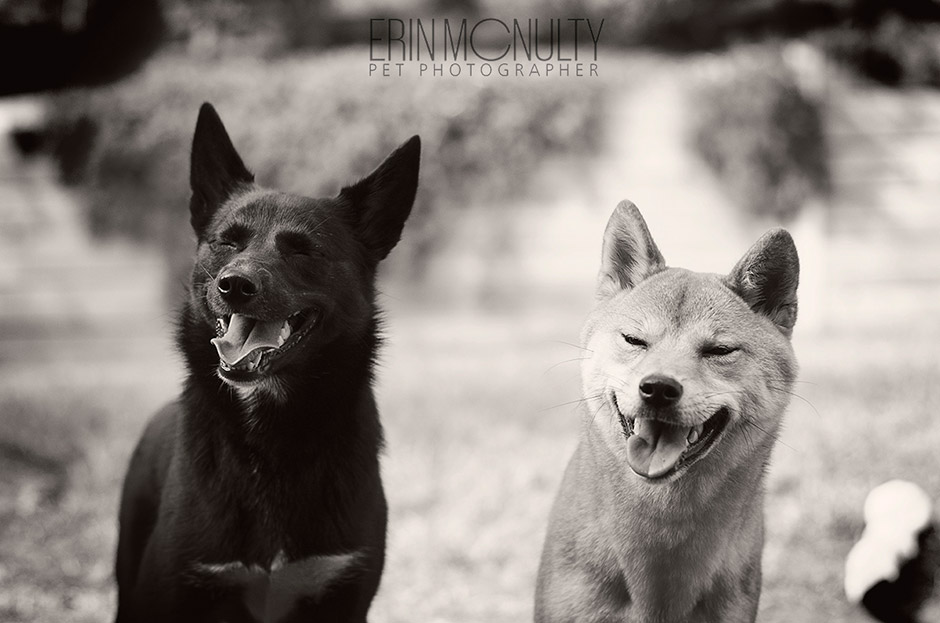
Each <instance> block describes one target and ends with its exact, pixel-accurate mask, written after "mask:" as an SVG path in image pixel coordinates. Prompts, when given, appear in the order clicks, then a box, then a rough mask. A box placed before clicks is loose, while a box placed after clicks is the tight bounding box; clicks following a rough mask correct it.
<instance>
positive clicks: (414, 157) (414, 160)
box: [339, 136, 421, 262]
mask: <svg viewBox="0 0 940 623" xmlns="http://www.w3.org/2000/svg"><path fill="white" fill-rule="evenodd" d="M420 161H421V138H420V137H418V136H412V137H411V138H410V139H408V140H407V141H406V142H405V143H404V144H402V145H401V146H400V147H399V148H398V149H396V150H395V151H393V152H392V153H391V154H390V155H389V156H388V157H387V158H386V159H385V161H384V162H383V163H382V164H380V165H379V167H378V168H377V169H376V170H375V171H373V172H372V173H370V174H369V175H368V176H366V177H365V178H363V179H362V180H360V181H359V182H356V183H355V184H353V185H352V186H347V187H346V188H344V189H343V190H342V191H340V195H339V196H340V199H342V200H343V201H344V203H345V204H346V209H347V210H348V211H349V212H348V213H349V216H350V220H351V222H352V223H353V227H354V228H355V231H356V235H357V236H358V238H359V240H360V241H361V242H362V244H363V246H365V248H366V249H367V250H368V251H369V254H370V256H371V257H372V259H373V260H374V261H375V262H379V261H380V260H383V259H385V257H386V256H387V255H388V253H389V251H391V250H392V248H393V247H394V246H395V245H396V244H398V240H399V239H400V238H401V230H402V228H403V227H404V226H405V221H406V220H407V219H408V215H409V214H411V206H412V204H414V200H415V193H416V192H417V190H418V168H419V166H420Z"/></svg>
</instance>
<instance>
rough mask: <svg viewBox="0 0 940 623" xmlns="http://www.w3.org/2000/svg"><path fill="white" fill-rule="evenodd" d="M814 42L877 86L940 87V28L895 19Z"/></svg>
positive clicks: (837, 32) (831, 33)
mask: <svg viewBox="0 0 940 623" xmlns="http://www.w3.org/2000/svg"><path fill="white" fill-rule="evenodd" d="M815 39H816V41H817V43H818V44H819V46H820V47H821V48H822V49H823V50H824V51H825V52H826V54H827V55H828V56H829V57H830V58H832V59H834V60H836V61H838V62H840V63H841V64H843V65H844V66H847V67H849V68H850V69H852V70H853V71H855V72H856V73H858V74H861V75H862V76H865V77H867V78H869V79H871V80H874V81H876V82H879V83H881V84H885V85H888V86H899V85H921V86H930V87H934V88H937V87H940V25H937V24H917V23H912V22H909V21H906V20H903V19H901V18H900V17H897V16H895V17H889V18H886V19H884V20H882V21H881V22H879V23H878V24H877V25H876V26H874V27H872V28H871V29H870V30H869V29H866V30H857V29H849V28H843V29H838V30H831V31H826V32H823V33H819V35H817V37H816V38H815Z"/></svg>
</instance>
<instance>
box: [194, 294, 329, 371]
mask: <svg viewBox="0 0 940 623" xmlns="http://www.w3.org/2000/svg"><path fill="white" fill-rule="evenodd" d="M319 319H320V310H319V309H318V308H316V307H311V308H310V309H306V310H303V311H299V312H295V313H293V314H291V315H290V316H289V317H287V318H284V319H279V320H260V319H258V318H253V317H251V316H246V315H244V314H231V315H228V316H221V317H219V318H217V319H216V335H217V337H215V338H213V339H212V344H213V346H215V349H216V351H218V353H219V374H220V375H221V376H222V378H223V379H226V380H230V381H233V382H238V383H247V382H252V381H255V380H257V379H259V378H260V377H262V376H264V375H265V374H267V373H268V372H269V371H270V369H271V366H272V365H273V364H274V362H276V361H277V360H278V359H280V358H281V357H282V356H284V354H285V353H287V352H288V351H290V350H291V349H292V348H294V346H296V345H297V344H298V343H300V341H301V340H303V339H304V338H305V337H306V336H307V335H308V334H309V333H310V331H311V330H312V329H313V328H314V326H316V324H317V322H318V321H319Z"/></svg>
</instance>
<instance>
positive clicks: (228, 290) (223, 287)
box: [218, 273, 261, 305]
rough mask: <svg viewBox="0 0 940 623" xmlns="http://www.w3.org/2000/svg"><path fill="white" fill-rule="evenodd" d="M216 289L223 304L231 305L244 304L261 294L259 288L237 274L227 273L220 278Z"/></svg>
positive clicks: (243, 276)
mask: <svg viewBox="0 0 940 623" xmlns="http://www.w3.org/2000/svg"><path fill="white" fill-rule="evenodd" d="M218 287H219V294H221V295H222V298H223V299H225V302H226V303H229V304H232V305H234V304H238V303H244V302H246V301H248V299H250V298H251V297H253V296H256V295H257V294H258V293H259V292H261V286H259V285H258V284H257V283H255V282H254V281H252V280H251V279H249V278H248V277H246V276H245V275H242V274H238V273H229V274H227V275H225V276H224V277H222V278H220V279H219V286H218Z"/></svg>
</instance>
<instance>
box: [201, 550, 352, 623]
mask: <svg viewBox="0 0 940 623" xmlns="http://www.w3.org/2000/svg"><path fill="white" fill-rule="evenodd" d="M359 558H360V555H359V554H358V553H355V552H353V553H350V554H336V555H332V556H310V557H309V558H304V559H301V560H295V561H294V562H287V557H286V556H285V555H284V552H283V551H280V552H278V554H277V555H276V556H275V557H274V560H273V561H272V562H271V565H270V568H269V569H265V568H263V567H261V566H259V565H246V564H244V563H243V562H239V561H235V562H226V563H211V564H205V563H198V564H197V565H196V566H195V571H196V574H197V576H198V578H199V580H198V581H199V582H200V583H202V584H206V583H211V584H214V585H217V586H225V587H232V588H239V589H241V590H242V599H243V601H244V603H245V607H246V608H247V609H248V612H250V613H251V616H252V617H253V618H254V619H255V620H256V621H258V622H259V623H277V621H280V620H281V619H283V618H284V617H285V616H287V615H288V614H289V613H290V612H291V610H293V608H294V606H295V605H296V604H297V601H298V600H299V599H303V598H312V599H314V600H318V599H319V598H320V597H321V596H322V595H323V594H324V592H326V590H327V589H328V588H329V587H330V586H332V585H333V584H335V583H336V582H338V581H340V580H342V579H343V578H345V577H347V576H348V575H349V574H350V572H352V571H354V569H355V566H356V563H357V561H358V560H359Z"/></svg>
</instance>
